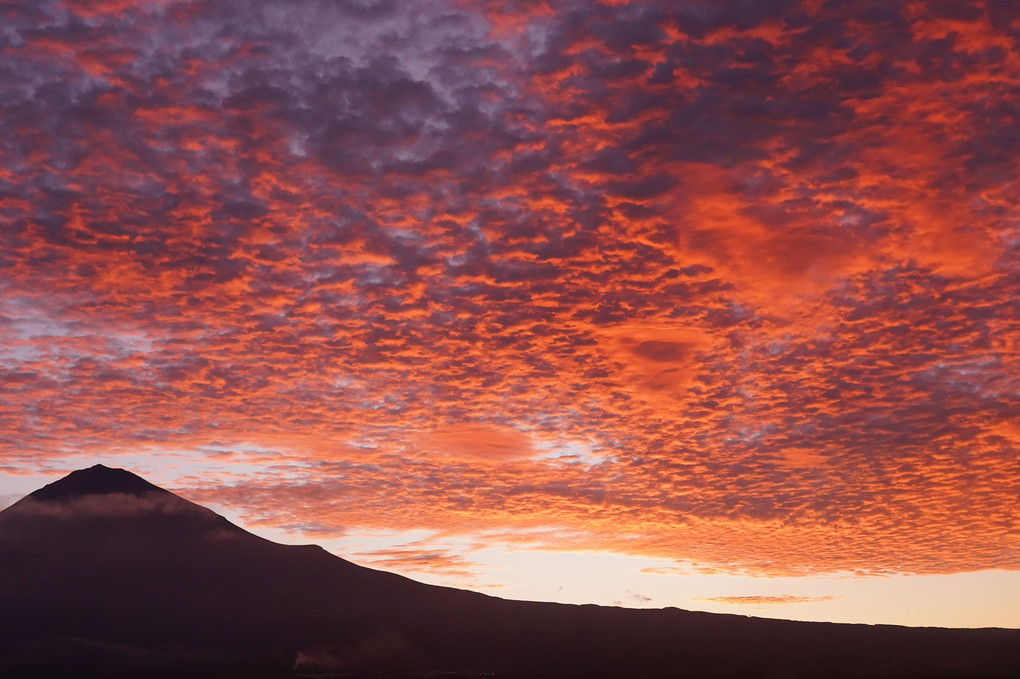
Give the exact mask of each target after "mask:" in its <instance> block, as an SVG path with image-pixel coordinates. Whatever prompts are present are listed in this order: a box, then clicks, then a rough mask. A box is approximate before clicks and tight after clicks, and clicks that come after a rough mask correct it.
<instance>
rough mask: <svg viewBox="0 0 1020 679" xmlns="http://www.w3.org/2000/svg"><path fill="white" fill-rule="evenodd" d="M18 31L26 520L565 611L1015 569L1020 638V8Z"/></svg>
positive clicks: (13, 452) (20, 420)
mask: <svg viewBox="0 0 1020 679" xmlns="http://www.w3.org/2000/svg"><path fill="white" fill-rule="evenodd" d="M0 12H2V13H3V16H4V21H3V25H4V28H3V29H2V30H0V44H2V46H3V47H2V49H3V55H4V58H3V60H2V63H3V67H2V68H0V88H2V91H3V92H4V95H3V104H2V106H3V109H2V110H3V114H2V115H0V126H2V129H3V139H5V140H6V141H5V142H4V144H3V145H2V146H0V394H2V398H0V496H4V495H11V496H13V495H16V494H18V493H24V492H28V490H31V487H26V486H25V484H24V482H23V480H27V479H32V480H33V482H34V480H36V479H42V478H47V479H50V478H52V477H53V476H55V475H57V474H59V473H63V472H66V471H69V470H71V469H74V468H77V467H80V466H87V465H88V464H91V463H93V462H96V461H102V462H104V463H106V464H110V465H111V466H122V467H128V468H132V469H133V470H134V471H137V472H139V473H147V474H150V475H151V476H149V477H148V478H150V479H151V480H153V481H154V482H157V483H160V484H161V485H164V486H166V487H169V488H171V489H174V490H178V491H180V492H182V494H184V495H185V496H186V497H188V498H189V499H192V500H195V501H197V502H202V503H204V504H209V505H211V506H215V507H217V508H220V509H221V510H223V511H228V512H230V513H232V514H233V516H234V517H238V518H243V519H244V521H245V522H246V525H247V526H255V527H257V528H259V529H264V530H266V531H268V533H269V534H272V535H275V536H277V537H281V536H289V538H288V539H294V540H304V541H322V542H324V543H326V544H327V545H329V546H330V547H331V549H333V550H334V551H336V552H337V553H339V554H340V555H341V556H351V557H352V558H354V559H355V560H358V561H359V562H361V563H365V564H366V565H376V566H378V567H385V568H389V569H393V570H397V571H400V572H406V573H408V574H409V575H413V576H415V577H425V578H432V579H433V580H435V581H440V582H443V584H457V583H462V584H466V585H470V586H477V587H480V588H485V587H491V588H492V589H493V590H495V589H497V588H510V589H514V588H517V589H514V591H515V592H518V591H519V592H523V594H522V596H521V597H520V598H529V597H531V596H532V594H529V592H532V593H542V594H549V593H552V594H555V586H554V585H553V584H552V583H551V582H544V578H545V576H544V575H539V574H538V573H537V571H539V570H542V571H543V572H544V571H545V570H548V569H551V570H550V577H553V579H555V576H557V574H558V571H557V569H559V568H563V569H566V568H567V566H565V565H561V566H557V565H556V564H557V563H560V561H559V559H560V555H562V554H567V555H573V556H577V555H589V556H590V557H591V558H589V559H587V560H586V561H585V563H588V564H590V568H591V569H592V572H591V573H590V574H588V575H586V577H588V576H589V575H590V577H591V578H592V580H593V581H597V580H598V578H599V576H600V574H602V575H603V577H604V578H605V579H607V580H613V579H615V580H616V581H618V582H620V583H622V582H623V581H624V579H626V582H627V584H626V585H622V584H621V585H620V586H619V587H617V588H616V589H614V590H613V592H612V593H606V595H605V596H606V597H608V599H607V602H612V601H616V600H619V601H621V602H625V603H628V605H630V604H633V605H674V604H672V603H670V602H672V601H677V600H682V601H684V602H688V603H689V602H694V601H701V603H702V604H704V605H719V606H729V607H730V608H728V609H727V610H736V609H739V610H742V607H743V606H763V607H765V609H766V610H767V611H768V614H769V615H776V616H778V617H782V616H783V615H784V611H785V610H791V609H793V608H794V607H797V606H799V607H801V608H800V609H799V610H804V611H807V610H809V609H810V611H822V613H821V614H819V615H820V616H821V617H820V618H818V619H824V618H825V616H826V615H830V616H839V615H844V614H843V613H839V612H836V611H837V607H838V606H850V607H852V606H858V607H859V601H858V600H856V599H854V597H855V596H858V595H859V592H858V594H855V593H854V592H851V591H848V590H845V589H844V588H843V587H842V585H838V584H835V583H836V582H837V581H838V580H840V579H841V578H844V579H845V578H862V579H864V580H868V581H869V582H873V583H890V582H905V579H906V580H910V579H911V578H936V579H937V578H954V579H953V580H952V581H953V582H956V583H965V584H961V585H959V588H958V589H957V588H954V589H952V590H951V591H947V592H945V594H943V595H942V596H944V597H945V598H944V600H943V603H944V604H945V605H944V610H945V611H952V610H955V608H954V606H956V604H957V599H962V598H966V597H970V596H979V595H980V596H987V595H988V593H989V592H991V591H992V589H991V588H990V587H991V586H990V585H988V586H986V585H984V584H975V583H977V582H978V580H975V579H974V578H976V577H978V576H979V575H980V574H982V573H983V574H989V573H991V574H994V575H983V576H980V577H981V578H986V579H985V580H980V582H983V583H984V582H992V581H993V580H994V582H995V585H994V588H995V591H996V592H999V596H998V598H997V600H995V601H993V600H991V599H989V602H988V603H987V613H986V614H984V615H986V617H984V618H982V617H981V615H979V614H977V613H967V614H966V615H964V614H963V613H959V615H960V616H961V617H960V618H959V619H961V620H963V619H964V618H966V620H967V621H968V622H966V623H965V624H967V625H971V624H973V623H972V621H978V622H977V623H976V624H982V623H981V622H980V620H992V621H994V624H1001V625H1010V626H1016V627H1020V617H1018V616H1020V613H1016V612H1015V611H1018V610H1020V606H1017V605H1015V604H1016V602H1017V601H1018V600H1020V548H1018V542H1020V537H1018V536H1020V526H1018V517H1017V512H1016V506H1017V501H1018V492H1020V450H1018V448H1020V396H1018V394H1020V358H1018V357H1020V351H1018V349H1017V347H1018V345H1020V307H1018V303H1017V301H1016V300H1017V291H1018V290H1020V252H1018V249H1020V226H1018V224H1020V222H1018V220H1017V215H1018V209H1017V208H1018V191H1017V186H1018V184H1017V183H1016V177H1017V170H1018V167H1017V164H1018V163H1017V158H1020V155H1018V143H1020V142H1018V139H1020V138H1018V137H1017V134H1016V132H1015V130H1016V118H1017V115H1018V114H1017V111H1016V110H1015V105H1014V102H1015V101H1016V100H1017V99H1016V97H1017V94H1018V88H1020V38H1018V36H1020V10H1015V9H1012V8H1011V7H1008V6H1006V4H1004V3H997V2H988V3H982V2H968V1H963V0H959V1H957V0H947V1H945V2H938V3H912V2H906V3H887V2H856V3H845V4H839V3H836V4H832V3H821V2H816V1H814V0H805V1H803V2H768V1H763V2H760V3H754V4H752V5H747V6H744V5H740V6H738V4H737V3H709V2H683V3H670V2H626V1H609V0H605V1H603V2H580V1H578V0H573V1H564V2H528V3H512V2H511V3H506V2H500V3H495V2H480V1H479V2H471V1H468V0H446V1H440V0H435V1H433V0H426V1H423V2H420V3H415V4H414V5H413V7H411V8H408V6H405V5H402V4H400V3H393V2H388V1H386V0H380V1H378V2H370V1H368V0H365V1H357V2H356V1H353V0H352V1H351V2H315V1H312V2H305V3H301V4H300V5H299V6H293V5H287V6H286V7H285V6H284V5H282V4H279V3H272V2H262V1H257V0H243V1H242V0H231V1H228V2H218V3H209V2H188V1H182V2H174V1H172V0H158V1H157V0H152V1H149V2H146V1H138V2H132V1H130V0H95V1H88V2H86V1H85V0H81V1H79V0H67V1H57V0H46V1H43V2H32V3H24V4H17V3H15V4H14V5H10V6H8V7H7V8H5V9H4V10H0ZM0 499H2V498H0ZM373 536H374V537H373ZM345 541H346V542H345ZM348 549H353V550H354V552H353V553H351V552H349V551H346V550H348ZM522 554H523V555H531V556H530V557H528V558H533V559H534V561H528V562H527V563H525V562H524V561H519V559H524V557H522V556H519V555H522ZM507 555H511V556H507ZM573 556H568V557H564V559H566V560H567V561H569V562H570V564H571V566H570V568H572V569H575V568H577V567H579V566H578V564H579V563H580V561H575V560H574V559H573ZM614 559H627V560H630V559H634V560H635V561H627V562H626V563H627V564H632V565H633V569H634V579H633V580H631V579H629V578H630V576H627V578H624V576H622V575H620V573H621V572H622V571H621V570H620V569H625V568H631V567H632V566H631V565H627V566H623V565H620V564H623V563H624V562H623V561H621V562H619V563H617V562H615V561H613V560H614ZM525 560H526V559H525ZM511 562H513V564H514V565H513V566H511V565H510V564H511ZM610 562H613V563H614V564H616V565H610ZM562 563H564V564H565V563H566V561H563V562H562ZM539 564H544V565H539ZM500 569H505V570H503V571H501V570H500ZM600 569H604V570H600ZM642 570H644V571H647V572H643V573H642V572H641V571H642ZM528 572H533V574H532V575H530V576H529V575H525V574H526V573H528ZM628 572H629V571H628ZM501 573H502V575H501ZM559 576H560V577H561V579H562V580H564V581H566V580H569V579H570V578H571V577H576V576H574V575H572V574H571V573H570V572H568V571H567V570H564V571H563V572H562V573H559ZM639 576H640V577H639ZM715 576H719V577H724V578H733V579H734V580H728V581H726V582H727V583H729V585H730V586H733V587H734V589H733V590H732V591H721V590H720V589H719V588H716V587H714V586H712V587H709V586H708V584H706V585H705V588H704V591H702V592H696V591H694V590H693V589H692V590H690V591H688V590H684V592H683V593H680V590H681V589H682V587H681V585H675V586H674V585H670V584H669V583H670V582H671V580H670V578H677V580H676V582H681V581H682V582H685V583H686V582H693V581H690V580H688V578H696V577H702V578H706V579H705V580H703V581H702V582H704V583H709V582H710V581H711V580H710V578H712V577H715ZM748 577H750V578H756V579H757V580H756V582H759V583H760V586H759V587H758V589H754V588H753V587H750V586H748V587H743V585H741V586H740V587H737V580H735V579H739V578H748ZM528 578H532V580H531V582H533V583H536V584H533V585H529V584H528V580H527V579H528ZM869 578H870V580H869ZM979 579H980V578H979ZM539 581H543V584H541V585H539V584H537V583H538V582H539ZM653 581H654V583H655V584H652V582H653ZM794 582H802V583H804V585H803V587H799V588H798V587H796V586H795V585H794V584H792V583H794ZM910 582H914V583H915V585H916V591H917V592H918V594H917V595H916V598H915V599H912V600H911V601H914V602H915V603H916V602H921V601H922V600H924V599H925V598H928V597H932V596H936V597H937V596H939V595H933V594H932V593H931V591H929V590H928V589H927V588H926V587H927V586H926V585H924V584H922V583H923V582H928V580H916V581H914V580H910ZM641 583H647V584H645V585H642V584H641ZM663 583H665V584H663ZM769 583H772V584H769ZM776 583H782V584H783V585H784V586H785V587H786V589H785V590H783V591H779V590H777V589H776V588H775V586H774V585H775V584H776ZM967 583H969V584H967ZM915 585H905V587H906V590H904V591H907V590H910V591H915V590H912V589H911V588H912V587H915ZM529 586H530V587H533V589H528V587H529ZM686 586H687V585H683V587H686ZM691 586H692V587H693V585H691ZM886 586H887V584H882V585H879V584H876V585H874V587H876V588H881V587H886ZM641 587H644V588H645V589H644V590H642V589H641ZM671 587H674V591H675V592H676V595H675V596H673V595H672V594H671V593H670V591H671V590H670V588H671ZM826 587H828V588H829V589H828V590H826ZM596 589H597V587H596V586H595V585H592V586H591V588H589V589H586V590H585V591H586V592H595V591H596ZM627 591H631V592H632V595H633V599H631V600H628V599H626V597H627V596H630V595H627V594H626V592H627ZM653 591H654V594H649V593H648V592H653ZM869 591H878V590H877V589H876V590H869ZM922 592H923V593H922ZM536 596H537V595H536ZM578 596H581V595H580V594H578ZM592 596H594V594H592ZM599 596H601V595H599ZM861 596H863V595H861ZM671 597H672V598H671ZM993 598H994V597H993ZM876 600H877V598H876ZM860 601H863V599H861V600H860ZM906 601H907V600H906V599H904V600H903V601H897V602H895V603H893V602H892V599H890V603H889V604H888V606H889V607H890V610H887V611H881V612H876V614H875V618H874V620H889V619H891V618H890V617H889V616H895V615H898V614H899V613H900V612H902V611H900V612H897V611H896V610H892V608H891V607H894V606H899V607H908V606H910V605H913V604H910V603H906ZM855 602H856V603H855ZM692 605H694V604H692ZM917 605H918V606H921V604H920V603H918V604H917ZM982 605H984V604H982ZM922 608H923V606H922ZM825 611H830V613H828V614H826V613H825ZM758 612H759V613H760V611H758ZM804 615H814V613H810V612H807V613H804ZM846 615H849V613H847V614H846ZM953 615H955V614H953V613H940V614H938V616H936V614H934V613H919V614H917V616H916V617H914V618H910V619H911V620H915V619H916V620H919V621H920V622H918V624H924V621H925V620H935V619H937V620H939V621H940V622H938V623H937V624H948V623H946V622H944V620H952V616H953ZM882 616H886V617H882ZM925 616H928V617H925ZM939 616H942V617H939ZM967 616H970V617H967ZM897 619H899V618H897ZM1010 621H1011V622H1010ZM990 624H991V623H990Z"/></svg>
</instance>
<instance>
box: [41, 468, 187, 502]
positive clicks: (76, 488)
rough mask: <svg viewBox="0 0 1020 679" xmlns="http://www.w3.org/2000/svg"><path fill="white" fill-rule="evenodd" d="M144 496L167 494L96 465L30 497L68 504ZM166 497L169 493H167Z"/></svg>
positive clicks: (122, 471) (131, 476) (126, 473)
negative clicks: (106, 497) (90, 498)
mask: <svg viewBox="0 0 1020 679" xmlns="http://www.w3.org/2000/svg"><path fill="white" fill-rule="evenodd" d="M111 493H122V494H125V495H147V494H149V493H168V491H165V490H163V489H162V488H160V487H159V486H155V485H153V484H151V483H149V482H148V481H146V480H145V479H143V478H142V477H140V476H138V475H137V474H132V473H131V472H129V471H127V470H126V469H117V468H114V467H107V466H105V465H101V464H97V465H94V466H92V467H89V468H88V469H79V470H77V471H73V472H71V473H70V474H68V475H67V476H65V477H64V478H62V479H60V480H59V481H54V482H53V483H50V484H47V485H45V486H43V487H42V488H40V489H39V490H37V491H35V492H34V493H32V494H30V495H29V497H31V498H34V499H36V500H43V501H48V502H53V501H63V500H71V499H74V498H77V497H82V496H84V495H109V494H111ZM168 494H169V493H168Z"/></svg>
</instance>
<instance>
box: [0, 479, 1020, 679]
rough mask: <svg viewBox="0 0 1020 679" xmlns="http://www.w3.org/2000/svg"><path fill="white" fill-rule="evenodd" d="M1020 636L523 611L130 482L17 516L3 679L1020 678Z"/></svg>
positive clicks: (563, 608)
mask: <svg viewBox="0 0 1020 679" xmlns="http://www.w3.org/2000/svg"><path fill="white" fill-rule="evenodd" d="M1018 667H1020V631H1018V630H1001V629H984V630H946V629H928V628H923V629H921V628H905V627H893V626H868V625H837V624H823V623H799V622H785V621H777V620H763V619H755V618H745V617H743V616H728V615H716V614H710V613H695V612H689V611H681V610H677V609H672V608H671V609H663V610H632V609H624V608H613V607H600V606H572V605H564V604H550V603H535V602H521V601H509V600H504V599H499V598H496V597H490V596H485V595H482V594H478V593H475V592H467V591H463V590H457V589H450V588H444V587H435V586H431V585H424V584H421V583H417V582H414V581H412V580H409V579H407V578H404V577H401V576H398V575H394V574H391V573H385V572H381V571H376V570H372V569H369V568H364V567H361V566H357V565H355V564H353V563H350V562H348V561H345V560H343V559H341V558H339V557H336V556H333V555H332V554H329V553H328V552H326V551H325V550H323V549H321V548H319V547H316V546H311V545H308V546H291V545H280V544H276V543H273V542H270V541H268V540H265V539H262V538H259V537H257V536H255V535H252V534H251V533H248V532H246V531H244V530H243V529H241V528H239V527H237V526H235V525H233V524H231V523H230V522H229V521H227V520H226V519H224V518H223V517H221V516H219V515H217V514H215V513H214V512H212V511H210V510H209V509H206V508H204V507H201V506H199V505H196V504H193V503H191V502H189V501H187V500H185V499H183V498H181V497H178V496H176V495H174V494H172V493H169V492H167V491H166V490H163V489H161V488H159V487H157V486H154V485H152V484H150V483H148V482H147V481H145V480H144V479H141V478H140V477H138V476H136V475H134V474H132V473H130V472H127V471H124V470H121V469H110V468H107V467H104V466H102V465H97V466H95V467H91V468H89V469H84V470H79V471H76V472H73V473H71V474H70V475H68V476H67V477H65V478H63V479H61V480H59V481H56V482H55V483H51V484H49V485H47V486H45V487H44V488H42V489H40V490H38V491H36V492H34V493H32V494H31V495H28V496H27V497H25V498H23V499H21V500H20V501H18V502H17V503H15V504H14V505H11V506H10V507H8V508H7V509H5V510H4V511H2V512H0V676H3V677H51V676H61V677H100V676H101V677H136V676H144V677H251V678H255V677H288V676H320V677H330V676H388V677H411V676H414V677H431V676H444V677H468V676H490V677H504V678H509V677H621V678H622V677H635V678H638V677H642V678H645V677H647V678H651V677H674V678H677V679H679V678H681V677H719V678H722V677H727V678H733V677H826V678H830V677H836V678H838V677H844V678H850V677H933V678H934V677H988V678H992V677H1003V678H1005V677H1011V676H1015V672H1016V668H1018Z"/></svg>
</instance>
